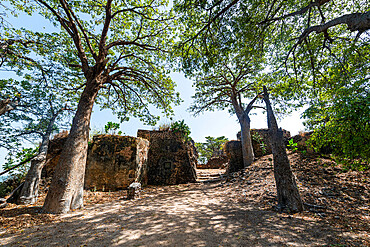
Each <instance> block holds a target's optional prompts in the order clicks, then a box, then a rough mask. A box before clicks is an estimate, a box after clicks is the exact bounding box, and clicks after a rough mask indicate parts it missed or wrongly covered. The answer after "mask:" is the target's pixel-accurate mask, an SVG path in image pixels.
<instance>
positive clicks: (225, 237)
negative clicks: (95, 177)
mask: <svg viewBox="0 0 370 247" xmlns="http://www.w3.org/2000/svg"><path fill="white" fill-rule="evenodd" d="M289 157H290V160H291V164H292V168H293V171H294V173H295V175H296V177H297V183H298V186H299V190H300V192H301V195H302V198H303V200H304V202H305V203H306V210H305V211H304V212H302V213H299V214H294V215H288V214H286V213H278V212H276V211H275V205H276V189H275V184H274V179H273V170H272V161H271V159H272V157H271V156H265V157H262V158H260V159H259V160H258V161H256V162H255V163H254V164H253V165H252V166H250V167H249V168H247V169H246V170H245V171H243V172H239V173H235V174H232V176H231V177H230V178H229V179H228V180H225V179H224V180H222V181H221V182H215V183H204V184H203V183H198V184H184V185H175V186H162V187H159V186H155V187H154V186H150V187H147V188H144V190H143V191H142V193H141V197H140V199H136V200H126V191H118V192H86V193H85V208H84V209H82V210H76V211H74V212H70V213H68V214H65V215H52V214H44V213H42V212H41V204H42V201H43V199H44V194H43V195H41V196H40V200H39V203H38V204H37V205H34V206H31V207H29V206H17V205H14V204H10V205H8V206H7V207H6V208H3V209H0V245H2V246H370V236H369V230H368V229H370V216H369V213H370V210H369V199H370V186H369V179H370V176H369V175H370V174H369V171H367V172H348V173H341V168H340V167H335V166H333V165H334V163H333V162H332V161H331V160H326V159H321V158H317V157H311V158H303V157H302V156H301V155H300V154H290V155H289ZM202 172H203V173H206V171H205V170H204V171H202Z"/></svg>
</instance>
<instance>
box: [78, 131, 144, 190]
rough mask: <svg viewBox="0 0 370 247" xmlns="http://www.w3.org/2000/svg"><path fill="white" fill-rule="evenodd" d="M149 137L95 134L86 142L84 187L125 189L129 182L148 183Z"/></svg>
mask: <svg viewBox="0 0 370 247" xmlns="http://www.w3.org/2000/svg"><path fill="white" fill-rule="evenodd" d="M148 151H149V141H147V140H144V139H142V138H136V137H131V136H117V135H98V136H94V138H93V141H92V143H91V144H90V146H89V152H88V158H87V164H86V173H85V188H87V189H94V190H95V189H96V190H102V191H108V190H120V189H127V188H128V186H129V185H130V184H131V183H132V182H139V183H141V184H143V185H145V184H146V183H147V157H148Z"/></svg>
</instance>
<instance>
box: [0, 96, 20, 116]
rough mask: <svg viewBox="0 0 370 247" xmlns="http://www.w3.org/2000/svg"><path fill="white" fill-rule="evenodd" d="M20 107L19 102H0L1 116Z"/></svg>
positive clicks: (5, 100)
mask: <svg viewBox="0 0 370 247" xmlns="http://www.w3.org/2000/svg"><path fill="white" fill-rule="evenodd" d="M17 105H18V101H11V100H10V99H4V100H0V116H1V115H3V114H5V113H7V112H8V111H11V110H14V109H15V108H16V107H17Z"/></svg>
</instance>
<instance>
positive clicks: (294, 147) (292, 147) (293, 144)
mask: <svg viewBox="0 0 370 247" xmlns="http://www.w3.org/2000/svg"><path fill="white" fill-rule="evenodd" d="M287 148H288V149H289V150H291V151H292V152H296V151H297V150H298V143H296V142H294V140H293V138H292V139H290V140H289V142H288V145H287Z"/></svg>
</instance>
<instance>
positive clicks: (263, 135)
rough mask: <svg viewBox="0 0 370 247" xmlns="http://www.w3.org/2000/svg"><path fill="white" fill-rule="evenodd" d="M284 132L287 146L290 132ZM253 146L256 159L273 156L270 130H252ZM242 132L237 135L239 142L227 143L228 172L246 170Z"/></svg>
mask: <svg viewBox="0 0 370 247" xmlns="http://www.w3.org/2000/svg"><path fill="white" fill-rule="evenodd" d="M282 131H283V138H284V143H285V145H287V144H288V143H289V139H290V138H291V136H290V132H289V131H286V130H282ZM250 132H251V136H252V146H253V152H254V156H255V157H261V156H264V155H268V154H272V149H271V143H270V138H269V137H268V129H251V130H250ZM240 136H241V134H240V132H238V134H237V139H238V140H237V141H229V142H227V143H225V148H224V150H225V153H226V156H227V157H228V160H229V164H228V167H227V172H236V171H239V170H241V169H243V168H244V164H243V152H242V145H241V141H240Z"/></svg>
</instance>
